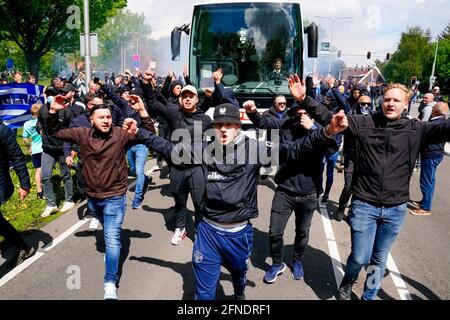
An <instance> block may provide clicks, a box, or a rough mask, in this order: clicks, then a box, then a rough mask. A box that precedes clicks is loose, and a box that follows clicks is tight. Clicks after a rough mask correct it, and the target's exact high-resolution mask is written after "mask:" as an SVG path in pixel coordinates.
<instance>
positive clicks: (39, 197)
mask: <svg viewBox="0 0 450 320" xmlns="http://www.w3.org/2000/svg"><path fill="white" fill-rule="evenodd" d="M36 198H37V199H44V191H41V192H38V193H37V196H36Z"/></svg>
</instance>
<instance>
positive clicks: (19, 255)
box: [6, 246, 36, 268]
mask: <svg viewBox="0 0 450 320" xmlns="http://www.w3.org/2000/svg"><path fill="white" fill-rule="evenodd" d="M35 253H36V249H34V248H33V247H29V246H26V247H25V248H24V247H22V249H20V250H17V251H16V253H15V255H14V258H13V259H12V260H11V261H10V262H8V263H7V265H6V266H7V267H8V268H15V267H17V266H18V265H19V264H21V263H22V262H24V261H25V260H26V259H28V258H30V257H31V256H33V255H34V254H35Z"/></svg>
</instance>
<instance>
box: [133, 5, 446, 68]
mask: <svg viewBox="0 0 450 320" xmlns="http://www.w3.org/2000/svg"><path fill="white" fill-rule="evenodd" d="M193 3H194V0H183V1H180V0H167V1H164V2H161V1H156V0H128V8H129V9H130V10H131V11H133V12H138V13H144V15H145V17H146V22H147V23H148V24H149V25H150V26H151V27H152V30H153V32H152V37H153V38H159V37H161V36H165V35H169V34H170V32H171V30H172V29H173V28H174V27H175V26H180V25H182V24H183V23H186V22H190V21H191V16H192V8H193ZM301 3H302V10H303V17H304V18H306V19H308V20H310V21H314V22H316V24H318V25H320V27H321V28H323V29H324V31H325V34H324V38H323V39H322V40H323V41H327V40H328V38H329V33H330V32H329V30H330V26H331V24H330V22H329V21H328V20H325V19H318V18H315V17H316V16H328V17H332V18H337V17H344V16H345V17H348V16H351V17H352V19H351V20H343V21H338V22H336V24H335V28H334V46H335V47H336V48H337V49H340V50H342V52H344V53H356V54H365V53H366V52H367V51H372V52H375V53H376V55H381V56H385V54H386V53H387V52H393V51H394V50H395V49H396V48H397V44H398V42H399V40H400V36H401V33H402V32H404V31H406V29H407V27H412V26H417V25H418V26H421V27H423V28H424V29H427V28H429V29H430V30H431V32H432V35H433V36H434V37H435V36H436V35H438V34H439V33H440V32H441V31H442V30H443V29H444V28H445V26H446V25H447V24H448V23H450V17H449V12H450V0H396V1H393V0H345V1H344V0H314V1H312V0H305V1H303V2H301ZM325 60H326V59H325ZM343 60H344V61H345V62H346V64H347V65H348V66H354V65H355V64H359V65H363V64H364V65H367V64H368V61H367V59H366V58H364V57H345V56H344V57H343Z"/></svg>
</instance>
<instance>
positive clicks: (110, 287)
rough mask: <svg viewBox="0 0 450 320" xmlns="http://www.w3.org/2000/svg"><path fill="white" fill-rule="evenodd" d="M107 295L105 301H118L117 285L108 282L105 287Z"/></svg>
mask: <svg viewBox="0 0 450 320" xmlns="http://www.w3.org/2000/svg"><path fill="white" fill-rule="evenodd" d="M104 289H105V295H104V297H103V299H104V300H117V292H116V291H117V288H116V284H115V283H112V282H107V283H105V285H104Z"/></svg>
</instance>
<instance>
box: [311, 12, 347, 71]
mask: <svg viewBox="0 0 450 320" xmlns="http://www.w3.org/2000/svg"><path fill="white" fill-rule="evenodd" d="M316 18H318V19H327V20H330V22H331V32H330V33H331V41H330V61H329V65H328V73H331V56H332V53H331V50H332V49H333V40H334V39H333V38H334V24H335V23H336V21H338V20H344V19H353V17H339V18H334V19H333V18H331V17H323V16H316Z"/></svg>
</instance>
